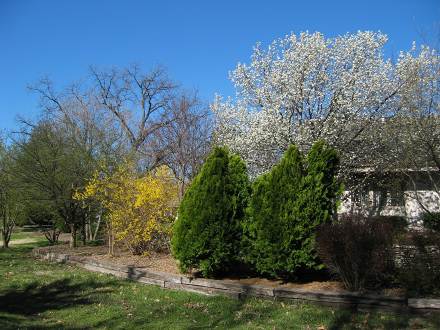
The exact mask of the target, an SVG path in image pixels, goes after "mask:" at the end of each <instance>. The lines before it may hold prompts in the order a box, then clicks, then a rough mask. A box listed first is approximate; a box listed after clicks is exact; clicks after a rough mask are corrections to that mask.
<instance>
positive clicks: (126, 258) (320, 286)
mask: <svg viewBox="0 0 440 330" xmlns="http://www.w3.org/2000/svg"><path fill="white" fill-rule="evenodd" d="M45 249H46V250H49V251H52V252H56V253H63V254H69V255H75V256H82V257H87V258H88V259H90V260H95V261H98V262H100V261H101V262H105V263H110V264H114V265H117V266H133V267H136V268H149V269H153V270H157V271H161V272H166V273H171V274H180V271H179V268H178V265H177V261H176V260H175V259H174V258H173V257H172V256H171V255H170V254H163V253H162V254H161V253H151V254H149V255H142V256H134V255H132V254H131V253H130V251H128V250H126V249H124V248H122V247H116V248H115V255H114V256H110V255H109V254H108V248H107V246H79V247H77V248H74V249H72V248H70V247H69V245H68V244H60V245H55V246H50V247H46V248H45ZM223 280H224V281H227V282H230V283H239V284H246V285H260V286H266V287H286V288H295V289H305V290H310V291H319V290H328V291H335V292H346V290H345V289H344V286H343V284H342V282H340V281H310V282H305V283H296V282H287V283H286V282H283V281H281V280H272V279H266V278H257V277H253V278H237V277H234V278H228V277H226V278H223ZM369 293H376V294H382V295H386V296H404V295H405V291H404V290H402V289H400V288H388V289H383V290H381V291H378V292H369Z"/></svg>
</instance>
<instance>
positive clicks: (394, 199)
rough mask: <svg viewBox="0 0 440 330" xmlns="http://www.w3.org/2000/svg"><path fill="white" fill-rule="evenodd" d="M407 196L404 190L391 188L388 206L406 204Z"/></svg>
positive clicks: (388, 194) (388, 195)
mask: <svg viewBox="0 0 440 330" xmlns="http://www.w3.org/2000/svg"><path fill="white" fill-rule="evenodd" d="M404 205H405V197H404V195H403V191H402V190H397V189H395V190H390V191H388V192H387V206H404Z"/></svg>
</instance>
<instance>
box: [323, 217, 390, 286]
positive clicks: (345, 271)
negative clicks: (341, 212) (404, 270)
mask: <svg viewBox="0 0 440 330" xmlns="http://www.w3.org/2000/svg"><path fill="white" fill-rule="evenodd" d="M316 241H317V248H318V253H319V256H320V258H321V260H322V261H323V262H324V264H325V265H326V266H327V267H328V269H329V270H330V271H331V272H333V273H334V274H336V275H337V276H338V277H339V278H340V279H341V281H342V282H343V283H344V286H345V287H346V288H347V289H348V290H353V291H359V290H363V289H365V288H366V287H367V286H368V285H376V286H377V285H381V284H384V282H386V281H387V280H388V275H389V274H391V273H392V270H393V229H392V227H391V225H390V224H389V223H385V222H380V221H376V219H373V218H363V217H361V216H357V215H349V216H343V217H341V218H340V219H339V220H338V221H336V222H333V223H331V224H325V225H322V226H321V227H320V229H319V231H318V234H317V238H316Z"/></svg>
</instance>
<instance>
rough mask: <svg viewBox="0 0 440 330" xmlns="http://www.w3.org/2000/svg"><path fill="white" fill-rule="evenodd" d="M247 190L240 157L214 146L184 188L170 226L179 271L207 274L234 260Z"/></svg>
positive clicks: (230, 263) (238, 244)
mask: <svg viewBox="0 0 440 330" xmlns="http://www.w3.org/2000/svg"><path fill="white" fill-rule="evenodd" d="M248 196H249V181H248V176H247V172H246V166H245V164H244V162H243V161H242V160H241V159H240V158H239V157H238V156H236V155H232V156H231V155H229V153H228V151H227V149H225V148H215V149H214V150H213V152H212V153H211V155H210V156H209V157H208V158H207V160H206V162H205V164H204V165H203V167H202V169H201V171H200V173H199V174H198V175H197V176H196V178H195V179H194V180H193V182H192V184H191V186H190V187H189V188H188V190H187V191H186V193H185V196H184V198H183V200H182V203H181V205H180V207H179V212H178V219H177V220H176V223H175V225H174V228H173V237H172V251H173V254H174V256H175V257H176V259H177V260H179V262H180V268H181V270H182V271H184V272H186V271H188V270H190V269H191V268H196V269H199V270H200V271H201V272H202V274H203V275H204V276H209V275H214V274H216V273H218V272H219V271H225V270H228V269H229V268H230V266H231V265H232V264H233V263H234V262H236V261H237V257H238V254H239V247H240V241H241V236H242V229H241V228H242V226H241V222H242V220H243V218H244V209H245V207H246V204H247V200H248Z"/></svg>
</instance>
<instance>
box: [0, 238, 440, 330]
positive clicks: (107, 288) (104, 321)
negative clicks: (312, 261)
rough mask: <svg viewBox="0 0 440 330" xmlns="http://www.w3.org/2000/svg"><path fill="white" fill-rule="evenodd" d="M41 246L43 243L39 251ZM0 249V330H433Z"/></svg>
mask: <svg viewBox="0 0 440 330" xmlns="http://www.w3.org/2000/svg"><path fill="white" fill-rule="evenodd" d="M39 244H40V245H41V244H43V243H39ZM36 245H37V244H35V243H34V244H32V245H20V246H14V247H12V248H11V249H9V250H4V249H0V279H1V280H0V329H17V328H20V329H26V328H29V329H60V328H61V329H92V328H93V329H95V328H98V329H105V328H109V329H147V328H148V329H211V328H218V329H321V330H322V329H353V328H358V329H359V328H360V329H405V328H409V329H426V328H428V329H429V328H431V329H438V328H440V315H437V314H432V315H428V316H424V317H421V316H415V315H397V314H389V313H379V312H374V313H358V312H353V311H349V310H338V309H335V308H329V307H318V306H315V305H311V304H304V303H287V302H280V301H270V300H264V299H257V298H249V299H244V300H235V299H231V298H226V297H207V296H202V295H198V294H193V293H188V292H178V291H169V290H163V289H160V288H158V287H154V286H147V285H142V284H138V283H133V282H129V281H126V280H121V279H117V278H115V277H112V276H109V275H104V274H97V273H91V272H88V271H85V270H82V269H80V268H77V267H74V266H68V265H61V264H54V263H49V262H45V261H40V260H35V259H33V258H32V257H31V256H30V254H29V253H30V251H31V249H32V247H35V246H36Z"/></svg>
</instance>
